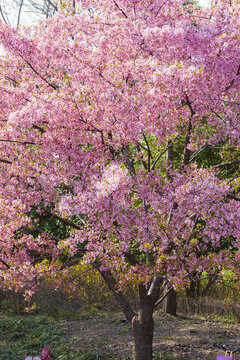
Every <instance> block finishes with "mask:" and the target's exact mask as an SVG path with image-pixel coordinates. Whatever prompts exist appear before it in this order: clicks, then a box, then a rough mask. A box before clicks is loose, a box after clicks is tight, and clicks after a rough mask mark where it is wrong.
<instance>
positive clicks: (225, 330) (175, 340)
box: [60, 312, 240, 360]
mask: <svg viewBox="0 0 240 360" xmlns="http://www.w3.org/2000/svg"><path fill="white" fill-rule="evenodd" d="M60 327H61V328H62V329H63V330H64V331H65V333H66V336H67V338H68V341H69V343H70V344H71V346H72V348H74V349H75V350H85V351H99V352H104V353H107V352H111V353H114V354H115V355H130V354H131V350H132V349H131V348H132V343H131V330H130V325H129V324H128V323H127V322H126V321H125V319H124V317H123V315H121V314H119V313H113V314H112V313H101V314H92V315H91V316H89V315H86V316H81V317H80V318H79V320H75V321H64V320H62V321H61V322H60ZM215 343H218V344H226V345H229V346H230V347H231V348H237V347H239V346H240V324H236V323H231V322H228V321H224V322H223V321H221V322H220V321H214V320H211V321H208V320H206V319H201V318H199V317H196V316H192V317H184V316H178V317H176V318H175V317H172V316H170V315H166V314H163V313H161V312H158V313H156V314H155V332H154V344H153V346H154V354H155V355H156V354H158V353H161V352H167V353H168V354H169V355H170V354H172V355H178V356H179V357H180V358H183V359H191V360H200V359H201V360H215V359H216V355H217V354H223V351H222V350H218V349H216V348H215V347H214V346H213V344H215ZM173 357H174V356H173Z"/></svg>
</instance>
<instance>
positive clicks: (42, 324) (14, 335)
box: [0, 315, 130, 360]
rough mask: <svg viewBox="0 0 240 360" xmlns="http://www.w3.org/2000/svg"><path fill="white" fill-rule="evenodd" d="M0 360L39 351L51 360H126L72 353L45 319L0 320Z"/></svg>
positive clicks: (110, 356) (40, 317)
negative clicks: (45, 348) (47, 354)
mask: <svg viewBox="0 0 240 360" xmlns="http://www.w3.org/2000/svg"><path fill="white" fill-rule="evenodd" d="M0 339H1V340H0V359H1V360H23V359H24V358H25V357H26V356H27V355H31V356H34V355H40V350H41V349H42V348H43V347H48V348H49V349H50V350H51V357H52V358H53V359H54V360H130V358H126V357H124V358H116V357H114V356H113V355H111V354H105V353H100V352H98V351H90V352H85V353H83V352H81V351H74V350H72V349H71V348H70V346H69V344H68V343H67V342H66V340H65V338H64V333H63V332H62V331H61V330H60V329H58V327H56V326H55V324H54V322H53V321H52V320H51V319H50V318H47V317H46V316H38V315H37V316H36V315H35V316H24V317H21V316H1V317H0Z"/></svg>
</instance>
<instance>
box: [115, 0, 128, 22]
mask: <svg viewBox="0 0 240 360" xmlns="http://www.w3.org/2000/svg"><path fill="white" fill-rule="evenodd" d="M113 2H114V5H115V6H116V8H117V9H118V10H119V11H121V13H122V14H123V16H124V17H125V18H126V19H127V18H128V17H127V15H126V13H125V11H123V10H122V9H121V8H120V7H119V5H118V3H117V2H116V1H115V0H114V1H113Z"/></svg>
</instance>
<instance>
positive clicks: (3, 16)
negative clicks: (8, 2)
mask: <svg viewBox="0 0 240 360" xmlns="http://www.w3.org/2000/svg"><path fill="white" fill-rule="evenodd" d="M0 14H1V15H2V19H3V21H4V22H5V24H6V25H9V21H7V19H6V18H5V15H4V13H3V10H2V7H1V5H0Z"/></svg>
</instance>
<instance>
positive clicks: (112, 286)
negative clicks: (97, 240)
mask: <svg viewBox="0 0 240 360" xmlns="http://www.w3.org/2000/svg"><path fill="white" fill-rule="evenodd" d="M95 267H96V269H97V270H98V271H99V273H100V274H101V276H102V278H103V279H104V281H105V282H106V284H107V286H108V288H109V290H110V291H111V292H112V293H113V295H114V297H115V299H116V301H117V303H118V304H119V305H120V307H121V309H122V311H123V313H124V315H125V316H126V319H127V320H128V321H129V322H131V321H132V319H133V318H134V316H136V313H135V311H134V310H133V308H132V306H131V305H130V303H129V302H128V300H127V299H126V297H125V296H124V295H123V293H122V292H121V291H119V290H117V288H116V282H115V279H114V278H113V276H112V274H111V272H110V271H109V270H100V267H99V266H98V265H95Z"/></svg>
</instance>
